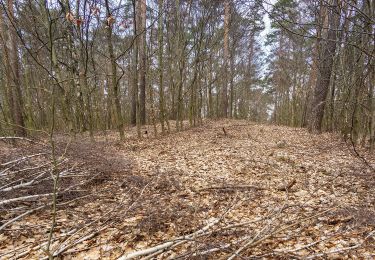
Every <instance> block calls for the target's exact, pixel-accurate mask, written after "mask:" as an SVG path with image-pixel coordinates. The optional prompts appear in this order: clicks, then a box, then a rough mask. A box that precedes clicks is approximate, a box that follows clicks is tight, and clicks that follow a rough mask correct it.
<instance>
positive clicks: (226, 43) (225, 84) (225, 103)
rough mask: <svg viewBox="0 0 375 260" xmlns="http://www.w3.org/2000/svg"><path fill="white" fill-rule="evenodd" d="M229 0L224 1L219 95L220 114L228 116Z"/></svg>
mask: <svg viewBox="0 0 375 260" xmlns="http://www.w3.org/2000/svg"><path fill="white" fill-rule="evenodd" d="M229 15H230V6H229V0H226V1H225V3H224V64H223V77H224V79H223V81H224V82H223V91H222V93H221V94H222V96H221V109H222V111H221V116H222V117H227V116H228V76H227V74H228V59H229Z"/></svg>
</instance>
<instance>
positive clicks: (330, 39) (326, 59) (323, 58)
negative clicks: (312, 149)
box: [309, 0, 340, 133]
mask: <svg viewBox="0 0 375 260" xmlns="http://www.w3.org/2000/svg"><path fill="white" fill-rule="evenodd" d="M321 8H323V7H321ZM339 22H340V8H339V6H338V0H333V3H332V6H331V7H330V8H329V10H328V29H327V30H328V31H327V32H323V33H322V39H321V40H320V42H319V45H320V46H319V47H320V48H319V51H318V55H319V57H318V75H317V81H316V86H315V90H314V99H313V103H312V115H311V118H310V120H311V121H310V126H309V131H310V132H315V133H320V132H321V130H322V121H323V116H324V108H325V105H326V99H327V94H328V91H329V84H330V80H331V72H332V67H333V60H334V56H335V51H336V45H337V44H336V39H337V29H338V27H339Z"/></svg>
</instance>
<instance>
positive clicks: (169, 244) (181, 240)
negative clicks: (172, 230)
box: [118, 219, 220, 260]
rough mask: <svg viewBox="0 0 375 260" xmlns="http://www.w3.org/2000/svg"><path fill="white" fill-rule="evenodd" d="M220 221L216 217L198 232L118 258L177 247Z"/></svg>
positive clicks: (132, 256) (123, 258)
mask: <svg viewBox="0 0 375 260" xmlns="http://www.w3.org/2000/svg"><path fill="white" fill-rule="evenodd" d="M219 221H220V219H215V220H213V221H212V222H210V223H209V224H207V225H206V226H204V227H203V228H202V229H200V230H198V231H196V232H194V233H192V234H190V235H187V236H181V237H178V238H175V239H174V240H172V241H169V242H166V243H163V244H160V245H157V246H154V247H150V248H146V249H143V250H140V251H135V252H131V253H129V254H126V255H124V256H121V257H120V258H118V260H126V259H133V258H136V257H140V256H145V255H149V254H153V253H157V252H158V253H159V252H160V253H162V252H164V251H165V250H167V249H169V248H171V247H175V246H177V245H180V244H182V243H185V242H187V241H190V240H191V239H193V238H196V237H197V236H199V235H202V234H204V233H205V232H206V231H207V230H209V229H210V228H211V227H212V226H214V225H216V224H217V223H218V222H219Z"/></svg>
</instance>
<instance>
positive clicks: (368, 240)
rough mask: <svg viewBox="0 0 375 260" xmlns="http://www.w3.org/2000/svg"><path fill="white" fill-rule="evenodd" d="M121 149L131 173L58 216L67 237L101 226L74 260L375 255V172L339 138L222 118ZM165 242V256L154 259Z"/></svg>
mask: <svg viewBox="0 0 375 260" xmlns="http://www.w3.org/2000/svg"><path fill="white" fill-rule="evenodd" d="M223 128H224V129H225V132H226V134H224V131H223ZM111 144H112V145H111V147H107V148H106V149H109V150H110V152H111V154H112V157H113V158H116V160H117V161H116V160H115V161H113V163H115V164H116V162H118V160H121V158H126V160H129V161H130V163H129V165H131V166H130V168H129V169H128V170H126V171H121V170H117V171H118V172H117V173H116V174H114V175H111V177H110V178H109V179H107V180H106V181H105V182H103V183H102V184H100V185H98V186H96V187H94V188H93V189H94V190H95V192H94V194H95V199H93V200H90V201H89V202H87V203H85V204H84V205H82V204H80V205H78V206H75V207H72V208H65V209H61V211H59V218H60V220H61V218H65V223H69V224H67V226H68V227H64V228H61V229H58V233H64V232H68V231H69V230H73V227H74V223H75V224H77V223H80V225H81V226H80V228H82V227H84V226H85V225H88V223H90V221H88V220H87V219H86V221H84V222H82V223H81V222H80V221H79V220H77V218H78V217H77V216H79V214H78V215H77V214H75V212H81V213H82V212H86V213H85V214H83V215H80V217H79V218H80V219H82V218H84V216H86V218H88V219H90V220H91V222H92V221H96V224H95V225H92V226H91V227H90V228H87V230H86V236H90V234H93V235H92V237H89V238H87V239H84V240H83V241H82V242H79V238H80V237H81V238H84V237H85V236H84V235H83V234H84V233H82V234H80V236H78V235H77V237H75V238H74V239H75V240H74V239H73V238H72V239H70V240H71V241H78V243H77V244H74V243H73V244H74V245H73V246H72V247H71V248H69V249H68V250H65V251H64V253H63V256H64V257H65V258H66V259H70V258H73V259H84V258H85V259H99V258H103V259H116V258H117V257H119V256H121V255H122V256H124V255H125V256H126V254H129V253H132V252H137V251H138V252H140V253H139V255H142V256H145V257H146V256H149V255H152V254H154V256H155V257H159V258H160V259H164V258H170V259H172V258H175V257H180V258H182V259H192V258H194V257H196V258H198V259H201V258H202V259H206V258H208V259H211V258H214V257H215V258H217V257H218V258H219V259H221V258H223V259H227V258H231V257H232V258H234V257H235V256H236V255H237V256H238V258H237V259H241V257H243V258H245V259H248V258H249V257H252V258H259V257H266V258H282V257H285V258H300V257H310V258H317V257H323V258H326V257H328V258H335V257H344V258H345V257H346V258H353V257H355V256H357V257H360V258H368V259H371V258H372V257H375V231H374V230H375V218H374V216H375V176H374V172H373V171H372V169H370V168H369V167H368V166H366V165H365V164H364V163H363V162H362V161H361V159H360V158H357V157H355V156H354V155H353V153H352V151H351V147H350V145H348V144H346V143H345V142H343V141H342V140H340V139H339V138H337V137H335V136H333V135H331V134H321V135H311V134H309V133H308V132H307V131H306V130H305V129H299V128H288V127H281V126H272V125H257V124H254V123H249V122H248V121H240V120H226V121H223V120H222V121H213V122H208V123H207V124H205V125H204V126H201V127H197V128H192V129H189V130H186V131H183V132H180V133H172V134H169V135H167V136H165V137H160V138H151V137H149V138H143V139H142V140H136V139H134V138H130V139H129V138H128V141H127V142H126V143H125V144H119V143H116V142H111ZM364 154H365V153H364ZM366 159H367V160H368V161H369V162H374V158H369V157H367V158H366ZM124 160H125V159H124ZM115 171H116V170H115ZM40 214H42V213H40ZM40 214H39V215H38V220H39V221H40V220H41V219H43V217H41V216H40ZM44 214H47V213H44ZM64 216H65V217H64ZM33 217H34V221H37V220H35V216H33ZM31 219H32V217H30V218H28V219H26V220H24V221H29V222H30V221H32V220H31ZM44 219H45V225H46V226H47V227H48V221H47V219H48V218H47V217H46V215H44ZM60 222H61V223H62V225H63V223H64V221H60ZM38 223H39V225H41V224H40V222H38ZM99 223H100V224H99ZM206 225H209V228H207V230H206V229H205V228H204V227H205V226H206ZM202 228H203V229H202ZM199 230H201V231H199ZM196 231H198V233H194V232H196ZM199 232H201V233H199ZM192 234H193V235H192ZM183 235H186V236H187V237H184V239H181V238H180V239H179V240H174V239H175V238H177V237H180V236H183ZM23 236H24V239H25V241H26V240H27V239H31V238H30V237H27V235H23ZM9 237H11V236H10V235H9V234H8V235H7V234H5V235H1V234H0V243H3V242H4V241H5V240H4V239H9ZM1 238H2V239H3V240H2V241H3V242H1ZM29 241H30V240H29ZM62 241H63V240H60V243H61V242H62ZM166 241H172V242H171V244H170V245H169V246H166V245H165V242H166ZM8 242H9V240H8ZM30 243H34V244H33V245H36V244H37V241H32V242H30ZM57 244H58V243H57V242H56V248H59V247H60V248H61V246H57ZM21 245H22V243H20V244H18V246H21ZM157 245H161V247H162V249H163V250H164V251H158V250H154V251H153V252H151V253H149V254H146V253H145V252H146V251H144V250H145V249H147V248H150V247H153V246H157ZM13 246H14V245H13ZM10 248H11V245H8V246H7V247H3V248H2V247H0V252H2V250H4V251H3V252H5V251H6V250H10ZM5 249H6V250H5ZM151 251H152V250H151ZM142 253H144V254H142ZM38 254H42V252H41V251H40V250H33V251H32V254H31V256H34V257H36V256H37V255H38ZM0 255H1V254H0Z"/></svg>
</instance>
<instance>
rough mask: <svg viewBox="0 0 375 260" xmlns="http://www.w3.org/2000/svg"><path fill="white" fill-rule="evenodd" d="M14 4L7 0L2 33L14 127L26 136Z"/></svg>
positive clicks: (1, 15)
mask: <svg viewBox="0 0 375 260" xmlns="http://www.w3.org/2000/svg"><path fill="white" fill-rule="evenodd" d="M13 6H14V3H13V0H7V9H8V10H7V14H6V16H7V19H6V20H5V21H6V25H7V26H6V27H4V26H5V23H4V21H3V20H4V18H3V13H0V34H1V42H2V45H3V59H4V65H5V67H6V69H5V72H6V77H7V79H6V84H7V87H8V88H7V89H8V91H7V95H8V103H9V111H10V119H11V123H12V128H13V131H14V134H15V135H17V136H26V130H25V122H24V116H23V101H22V94H21V81H20V71H19V58H18V44H17V33H16V31H15V29H14V24H15V20H14V11H13V8H14V7H13ZM6 30H7V32H6Z"/></svg>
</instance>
